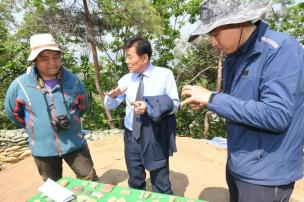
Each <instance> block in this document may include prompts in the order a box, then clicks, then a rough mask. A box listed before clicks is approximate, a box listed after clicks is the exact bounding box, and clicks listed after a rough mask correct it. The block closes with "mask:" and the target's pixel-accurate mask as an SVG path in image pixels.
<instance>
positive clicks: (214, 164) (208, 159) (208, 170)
mask: <svg viewBox="0 0 304 202" xmlns="http://www.w3.org/2000/svg"><path fill="white" fill-rule="evenodd" d="M89 147H90V149H91V154H92V157H93V160H94V164H95V169H96V171H97V174H98V176H99V179H100V181H101V182H103V183H110V184H114V185H119V186H123V187H127V177H128V176H127V172H126V167H125V161H124V154H123V138H122V136H109V137H107V138H103V139H100V140H98V141H94V142H89ZM177 147H178V152H177V153H175V155H174V156H173V157H171V160H170V171H171V174H170V179H171V183H172V189H173V192H174V194H175V195H179V196H186V197H189V198H193V199H204V200H207V201H209V202H228V201H229V195H228V189H227V185H226V182H225V162H226V150H224V149H217V148H215V147H214V146H212V145H209V144H208V143H206V142H205V141H203V140H194V139H191V138H186V137H178V138H177ZM64 176H71V177H75V176H74V174H73V172H72V171H71V170H70V168H68V167H67V165H66V164H65V165H64ZM147 181H148V184H149V182H150V180H149V178H148V179H147ZM41 184H43V181H42V178H41V177H40V176H39V174H38V171H37V169H36V167H35V164H34V161H33V158H32V157H28V158H26V159H24V160H22V161H21V162H19V163H17V164H12V165H9V166H7V167H5V169H4V170H2V171H0V201H1V202H11V201H18V202H19V201H26V200H27V199H30V198H31V197H33V196H34V195H35V194H36V193H37V192H38V191H37V188H38V187H39V186H40V185H41ZM148 189H151V187H148ZM291 201H292V202H304V179H302V180H300V181H298V182H297V183H296V186H295V190H294V192H293V194H292V200H291Z"/></svg>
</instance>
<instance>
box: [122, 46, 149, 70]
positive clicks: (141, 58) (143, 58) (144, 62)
mask: <svg viewBox="0 0 304 202" xmlns="http://www.w3.org/2000/svg"><path fill="white" fill-rule="evenodd" d="M148 60H149V59H148V54H144V55H138V54H137V53H136V47H135V46H131V47H130V48H128V49H126V63H127V65H128V70H129V72H134V73H142V72H144V71H145V69H146V68H147V67H148Z"/></svg>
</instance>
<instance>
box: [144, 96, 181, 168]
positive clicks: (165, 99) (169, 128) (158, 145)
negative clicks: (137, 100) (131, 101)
mask: <svg viewBox="0 0 304 202" xmlns="http://www.w3.org/2000/svg"><path fill="white" fill-rule="evenodd" d="M144 101H145V102H146V103H147V105H148V109H149V110H148V113H145V114H143V115H142V116H141V118H142V131H141V138H140V139H141V148H142V155H143V163H144V165H145V168H146V169H147V170H150V171H151V170H155V169H158V168H161V167H163V166H165V165H166V164H167V163H168V157H169V155H172V154H173V152H176V141H175V137H176V119H175V115H174V114H170V112H172V109H173V107H174V104H173V100H172V99H171V98H170V97H169V96H168V95H159V96H146V97H144Z"/></svg>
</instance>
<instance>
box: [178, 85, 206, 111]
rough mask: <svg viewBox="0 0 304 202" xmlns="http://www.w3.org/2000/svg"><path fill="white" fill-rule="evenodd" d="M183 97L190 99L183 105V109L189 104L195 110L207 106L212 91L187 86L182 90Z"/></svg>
mask: <svg viewBox="0 0 304 202" xmlns="http://www.w3.org/2000/svg"><path fill="white" fill-rule="evenodd" d="M182 96H186V97H188V98H187V99H185V100H184V101H183V102H182V103H181V107H182V106H184V105H185V104H189V105H190V107H191V108H192V109H194V110H197V109H199V108H201V107H204V106H207V105H208V101H209V99H210V96H211V91H210V90H208V89H206V88H204V87H201V86H190V85H185V86H184V87H183V89H182Z"/></svg>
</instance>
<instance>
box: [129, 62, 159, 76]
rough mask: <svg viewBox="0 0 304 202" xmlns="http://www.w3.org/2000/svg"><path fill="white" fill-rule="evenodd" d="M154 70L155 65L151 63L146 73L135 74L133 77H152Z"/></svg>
mask: <svg viewBox="0 0 304 202" xmlns="http://www.w3.org/2000/svg"><path fill="white" fill-rule="evenodd" d="M153 68H154V67H153V65H152V64H151V63H150V64H149V65H148V67H147V68H146V70H145V71H143V72H142V73H134V74H133V76H136V77H138V76H139V75H140V74H143V75H144V76H145V77H151V75H152V70H153Z"/></svg>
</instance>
